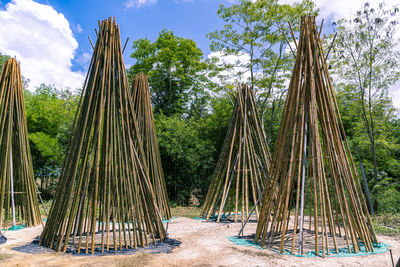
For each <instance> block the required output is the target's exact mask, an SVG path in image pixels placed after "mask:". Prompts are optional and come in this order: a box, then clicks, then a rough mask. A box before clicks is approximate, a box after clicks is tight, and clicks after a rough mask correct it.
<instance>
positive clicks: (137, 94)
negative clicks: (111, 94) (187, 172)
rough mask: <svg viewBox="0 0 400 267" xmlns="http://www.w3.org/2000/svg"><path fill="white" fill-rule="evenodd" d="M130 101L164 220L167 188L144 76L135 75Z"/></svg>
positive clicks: (147, 84) (167, 217)
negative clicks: (133, 108)
mask: <svg viewBox="0 0 400 267" xmlns="http://www.w3.org/2000/svg"><path fill="white" fill-rule="evenodd" d="M131 92H132V101H133V105H134V107H135V114H136V121H137V123H138V127H139V138H140V139H141V143H142V144H143V149H144V153H145V160H146V165H147V167H148V169H147V170H148V173H147V174H148V177H149V178H150V179H151V184H152V186H153V189H154V191H155V192H156V199H157V205H158V208H159V209H160V212H161V215H162V217H163V218H164V219H166V220H169V219H170V218H171V211H170V208H169V202H168V194H167V186H166V184H165V180H164V173H163V169H162V164H161V157H160V152H159V148H158V143H157V137H156V130H155V127H154V118H153V111H152V107H151V100H150V91H149V82H148V80H147V77H146V75H144V74H143V73H140V74H138V75H136V78H135V80H134V81H133V82H132V87H131Z"/></svg>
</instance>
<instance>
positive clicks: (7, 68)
mask: <svg viewBox="0 0 400 267" xmlns="http://www.w3.org/2000/svg"><path fill="white" fill-rule="evenodd" d="M36 194H37V192H36V185H35V180H34V176H33V168H32V159H31V152H30V149H29V138H28V127H27V124H26V117H25V106H24V95H23V89H22V81H21V71H20V66H19V63H18V62H17V61H16V59H14V58H10V59H8V60H7V61H6V62H5V63H4V65H3V68H2V71H1V74H0V229H1V228H2V227H5V226H8V225H9V224H10V222H12V224H13V225H14V226H15V225H16V223H17V222H18V223H23V224H25V225H26V226H35V225H38V224H40V223H41V222H42V219H41V217H40V212H39V206H38V200H37V195H36Z"/></svg>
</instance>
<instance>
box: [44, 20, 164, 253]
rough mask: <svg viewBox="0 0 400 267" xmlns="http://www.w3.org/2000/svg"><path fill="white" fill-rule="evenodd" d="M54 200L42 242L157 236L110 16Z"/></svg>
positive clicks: (89, 246) (104, 246) (106, 244)
mask: <svg viewBox="0 0 400 267" xmlns="http://www.w3.org/2000/svg"><path fill="white" fill-rule="evenodd" d="M96 33H97V41H96V45H95V47H94V52H93V56H92V60H91V63H90V66H89V70H88V74H87V77H86V81H85V84H84V88H83V91H82V95H81V100H80V104H79V109H78V113H77V117H76V119H75V122H74V130H73V135H72V139H71V141H70V144H69V148H68V153H67V155H66V158H65V161H64V165H63V168H62V173H61V177H60V181H59V184H58V188H57V193H56V197H55V201H54V203H53V205H52V208H51V211H50V215H49V218H48V221H47V223H46V227H45V229H44V231H43V233H42V236H41V239H40V244H41V245H44V246H46V247H49V248H52V249H54V250H56V251H64V252H65V251H67V248H69V249H71V250H73V251H77V252H78V253H81V252H85V253H89V252H91V253H92V254H93V253H94V252H95V251H100V252H103V251H104V250H118V249H119V250H121V249H125V248H137V247H138V246H141V247H144V246H147V245H148V244H149V243H150V242H153V243H156V242H157V241H162V240H163V239H164V238H165V236H166V233H165V230H164V227H163V224H162V220H161V215H160V212H159V210H158V207H157V203H156V197H155V193H154V191H153V188H152V186H151V183H150V179H149V177H148V176H147V170H146V169H147V166H146V165H144V164H143V162H142V161H141V157H143V155H144V153H143V147H142V144H141V142H140V140H141V138H139V130H138V126H137V122H136V119H135V117H136V115H135V110H134V106H133V103H132V98H131V96H130V89H129V84H128V80H127V77H126V71H125V65H124V61H123V57H122V51H121V41H120V33H119V26H118V25H117V24H116V22H115V19H114V18H109V19H106V20H103V21H102V22H101V23H99V30H98V32H96Z"/></svg>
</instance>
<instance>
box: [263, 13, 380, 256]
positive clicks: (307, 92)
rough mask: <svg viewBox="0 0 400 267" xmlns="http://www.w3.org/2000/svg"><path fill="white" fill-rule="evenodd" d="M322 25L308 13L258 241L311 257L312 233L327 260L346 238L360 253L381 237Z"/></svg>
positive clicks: (274, 158)
mask: <svg viewBox="0 0 400 267" xmlns="http://www.w3.org/2000/svg"><path fill="white" fill-rule="evenodd" d="M320 30H321V29H320ZM320 30H317V26H316V23H315V17H303V18H302V20H301V29H300V38H299V41H298V45H297V48H298V50H297V55H296V62H295V66H294V69H293V74H292V78H291V81H290V85H289V90H288V94H287V98H286V104H285V109H284V113H283V117H282V121H281V125H280V128H279V134H278V138H277V140H276V143H275V151H274V156H273V162H272V165H271V172H270V173H271V179H269V180H268V181H267V185H266V191H265V195H264V199H263V204H262V209H261V213H260V219H259V221H258V225H257V231H256V236H255V241H256V242H260V243H261V245H262V246H264V244H265V243H268V244H270V245H271V246H275V245H278V248H279V250H280V252H281V253H282V252H283V251H284V250H288V251H289V252H291V253H295V252H296V250H297V253H300V254H303V253H305V251H304V250H305V249H306V247H305V245H306V244H305V241H304V239H305V238H308V240H307V241H308V242H307V245H308V244H312V246H311V247H309V246H308V249H313V248H314V251H315V253H316V254H317V255H322V256H323V257H324V256H325V255H326V254H330V253H338V249H339V243H342V245H343V246H347V248H348V251H349V252H351V253H357V252H359V251H360V243H359V242H363V243H364V245H365V249H366V251H372V250H373V244H372V243H373V242H377V240H376V235H375V231H374V227H373V224H372V222H371V218H370V215H369V213H368V210H367V206H366V203H365V199H364V196H363V194H362V191H361V187H360V182H359V178H358V177H357V172H356V170H355V167H354V163H353V159H352V156H351V153H350V149H349V145H348V143H347V139H346V134H345V132H344V128H343V125H342V121H341V118H340V114H339V109H338V106H337V102H336V97H335V93H334V91H333V88H332V82H331V79H330V77H329V73H328V67H327V64H326V62H325V56H324V53H323V48H322V43H321V40H320V36H319V34H320V32H321V31H320ZM292 209H294V214H292V216H291V215H290V210H292ZM305 213H308V214H307V215H308V216H305V215H306V214H305ZM307 219H308V220H307ZM306 224H307V225H306ZM343 237H345V238H343ZM351 245H352V246H351ZM352 247H353V250H352V249H351V248H352ZM296 248H297V249H296Z"/></svg>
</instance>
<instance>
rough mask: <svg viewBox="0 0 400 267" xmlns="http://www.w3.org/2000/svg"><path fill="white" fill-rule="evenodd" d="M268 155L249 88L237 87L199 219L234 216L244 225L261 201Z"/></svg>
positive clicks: (256, 210) (235, 219)
mask: <svg viewBox="0 0 400 267" xmlns="http://www.w3.org/2000/svg"><path fill="white" fill-rule="evenodd" d="M270 161H271V160H270V153H269V150H268V146H267V142H266V136H265V132H264V130H263V128H262V126H261V120H260V117H259V115H258V112H257V107H256V103H255V100H254V94H253V91H252V90H251V88H250V87H249V86H248V85H246V84H243V85H241V86H239V87H238V90H237V94H236V97H235V105H234V108H233V113H232V117H231V120H230V124H229V127H228V131H227V133H226V136H225V141H224V144H223V146H222V150H221V154H220V156H219V159H218V162H217V166H216V168H215V171H214V174H213V178H212V181H211V184H210V187H209V189H208V193H207V196H206V199H205V202H204V206H203V208H202V216H203V217H204V218H206V219H209V218H210V216H214V215H215V213H217V214H216V215H217V222H219V221H220V219H221V216H222V215H223V213H227V212H229V213H231V212H233V213H234V221H235V222H237V220H238V216H240V217H241V221H242V222H244V220H245V219H246V217H247V216H248V215H249V213H250V211H251V208H252V206H253V205H255V214H256V217H257V218H258V212H259V207H258V203H257V202H258V200H259V199H260V198H261V196H262V193H263V190H264V187H265V183H266V180H267V175H268V172H269V168H270Z"/></svg>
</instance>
